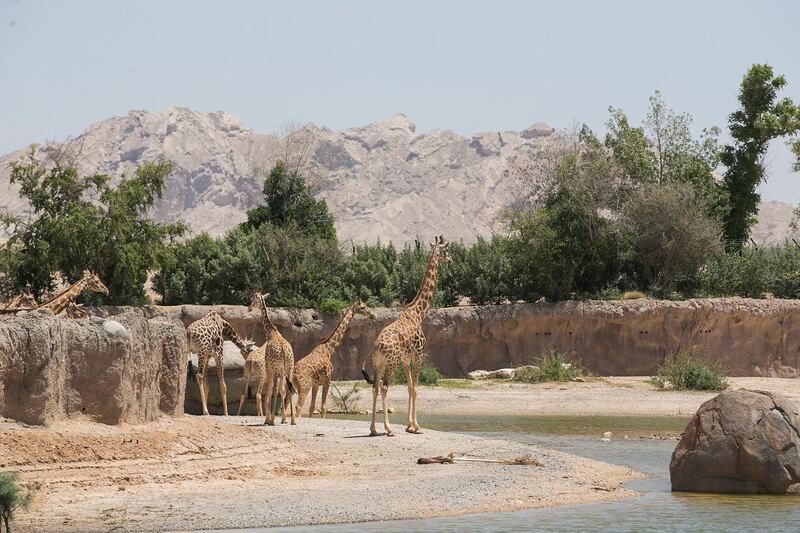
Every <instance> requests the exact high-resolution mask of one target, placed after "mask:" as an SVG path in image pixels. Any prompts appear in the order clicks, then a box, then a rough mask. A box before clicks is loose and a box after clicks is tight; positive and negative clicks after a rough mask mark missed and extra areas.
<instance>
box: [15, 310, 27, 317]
mask: <svg viewBox="0 0 800 533" xmlns="http://www.w3.org/2000/svg"><path fill="white" fill-rule="evenodd" d="M27 314H28V312H27V311H17V316H25V315H27Z"/></svg>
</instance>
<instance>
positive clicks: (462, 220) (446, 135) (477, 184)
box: [0, 107, 792, 244]
mask: <svg viewBox="0 0 800 533" xmlns="http://www.w3.org/2000/svg"><path fill="white" fill-rule="evenodd" d="M34 140H35V139H31V141H34ZM559 146H563V138H562V137H561V136H560V135H558V134H557V133H556V132H555V131H554V130H553V128H551V127H550V126H548V125H546V124H541V123H538V124H534V125H533V126H531V127H529V128H526V129H524V130H523V131H521V132H514V131H503V132H482V133H476V134H475V135H473V136H472V137H471V138H467V137H463V136H461V135H458V134H456V133H454V132H452V131H447V130H432V131H429V132H424V133H421V132H417V131H416V127H415V126H414V124H413V123H412V122H411V121H410V120H409V119H408V118H407V117H406V116H405V115H402V114H398V115H395V116H394V117H391V118H389V119H388V120H384V121H380V122H375V123H372V124H368V125H366V126H362V127H356V128H349V129H345V130H342V131H332V130H330V129H328V128H325V127H318V126H315V125H314V124H307V125H305V126H303V127H302V128H299V129H298V130H296V131H294V132H292V133H291V135H288V136H284V137H277V136H274V135H263V134H259V133H257V132H254V131H252V130H249V129H247V128H246V127H245V126H244V125H243V124H242V123H241V122H240V121H239V120H238V119H236V118H235V117H233V116H231V115H229V114H227V113H224V112H216V113H200V112H196V111H192V110H190V109H186V108H182V107H172V108H168V109H166V110H164V111H159V112H147V111H131V112H130V113H128V115H127V116H124V117H113V118H109V119H107V120H104V121H102V122H98V123H96V124H93V125H91V126H89V127H88V128H87V129H86V131H85V132H84V133H83V134H81V135H79V136H78V137H76V138H75V139H74V140H72V141H71V143H70V145H69V147H68V148H67V149H66V150H62V149H61V146H60V145H59V144H57V143H48V144H44V145H42V146H41V147H40V148H39V155H40V156H41V157H44V158H45V159H46V158H47V157H54V156H56V155H57V154H62V157H63V152H66V154H67V157H69V156H72V157H73V158H74V160H76V161H77V162H78V166H79V167H80V168H81V169H82V170H83V171H85V172H101V173H105V174H109V175H110V176H112V177H113V178H114V179H115V180H117V179H119V177H120V176H121V175H122V174H127V175H131V174H132V173H133V171H134V169H135V167H136V165H138V164H141V163H144V162H147V161H153V160H155V159H158V158H160V157H164V158H166V159H167V160H169V161H170V162H172V163H173V165H174V170H173V173H172V175H171V176H170V177H169V178H168V179H167V184H166V191H165V194H164V198H163V199H161V200H160V201H159V202H158V203H157V204H156V207H155V209H154V210H153V213H152V215H153V216H154V218H156V219H157V220H161V221H172V220H175V219H180V220H183V221H185V222H186V223H188V224H189V226H190V228H191V230H192V231H193V232H195V233H199V232H201V231H207V232H209V233H211V234H213V235H218V234H221V233H222V232H224V231H225V230H226V229H228V228H230V227H232V226H234V225H235V224H237V223H239V222H242V221H243V220H244V218H245V210H246V209H247V208H250V207H253V206H255V205H257V204H258V203H259V202H260V201H262V200H263V198H262V195H261V186H262V179H261V178H260V177H259V176H260V175H261V174H260V171H262V170H263V169H265V168H269V167H270V166H271V165H272V164H274V162H275V161H276V160H277V159H278V158H283V159H289V160H290V164H291V165H292V166H294V167H296V166H299V167H300V168H302V170H303V173H304V174H305V175H306V176H307V177H308V179H309V180H310V181H311V183H312V185H313V188H314V191H315V193H316V194H317V195H318V196H319V197H322V198H325V199H326V200H327V201H328V203H329V205H330V207H331V209H332V211H333V212H334V214H335V215H336V227H337V230H338V234H339V238H340V239H342V240H349V239H353V240H354V241H355V242H357V243H359V242H370V243H372V242H375V241H376V240H377V239H379V238H380V239H381V240H382V241H383V242H387V241H393V242H395V243H398V244H402V243H404V242H410V241H413V239H414V238H415V237H416V236H420V237H422V238H429V237H430V236H431V235H439V234H444V235H445V236H447V238H448V239H450V240H458V239H463V240H464V241H465V242H472V241H473V240H474V239H475V238H476V237H477V236H478V235H484V236H486V235H490V234H491V233H492V232H493V231H497V230H501V229H502V223H501V222H500V217H501V215H502V213H503V211H504V210H506V209H507V208H508V207H509V206H511V205H512V204H515V202H518V201H520V199H524V200H528V199H529V195H531V194H532V195H533V197H534V198H535V195H536V190H535V189H536V188H537V183H535V182H533V183H531V182H530V180H529V182H528V183H527V185H526V188H522V185H521V182H520V180H519V179H517V170H518V169H520V168H529V169H530V168H534V169H535V168H539V167H544V166H547V162H548V161H550V160H551V159H552V158H553V157H555V156H556V155H557V153H558V149H559V148H558V147H559ZM77 152H80V154H79V155H78V154H77ZM24 153H25V150H18V151H16V152H13V153H11V154H8V155H6V156H4V157H0V190H2V191H3V193H2V194H0V212H4V211H10V212H12V213H16V214H21V213H22V212H23V211H24V209H25V204H24V202H23V201H22V200H20V199H19V197H18V195H17V191H18V188H17V187H16V186H11V185H9V184H8V175H9V171H8V168H7V164H8V163H9V162H10V161H13V160H17V159H19V158H20V157H21V156H23V155H24ZM538 185H541V184H538ZM531 189H534V190H531ZM523 192H524V193H525V194H522V193H523ZM779 204H780V205H779ZM765 205H767V207H765V208H764V210H763V211H764V219H765V220H764V221H763V223H762V224H759V226H757V227H756V229H755V231H754V236H755V238H756V241H757V242H766V241H769V242H774V241H779V240H783V238H784V237H785V236H786V235H788V232H789V221H790V220H791V212H792V208H791V206H790V205H789V204H781V203H780V202H768V203H766V204H765Z"/></svg>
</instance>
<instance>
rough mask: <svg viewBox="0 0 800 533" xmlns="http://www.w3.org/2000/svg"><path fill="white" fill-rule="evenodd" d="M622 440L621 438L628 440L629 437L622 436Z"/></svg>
mask: <svg viewBox="0 0 800 533" xmlns="http://www.w3.org/2000/svg"><path fill="white" fill-rule="evenodd" d="M622 438H623V439H625V440H628V439H629V438H630V437H629V436H627V435H625V436H623V437H622Z"/></svg>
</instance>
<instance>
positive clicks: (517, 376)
mask: <svg viewBox="0 0 800 533" xmlns="http://www.w3.org/2000/svg"><path fill="white" fill-rule="evenodd" d="M582 374H583V370H582V369H581V367H580V366H578V365H575V364H571V363H567V362H566V360H565V359H564V354H563V353H561V352H559V351H558V350H550V351H547V352H544V353H542V354H541V355H540V356H539V358H538V360H537V362H536V365H535V366H533V367H522V368H518V369H516V371H515V373H514V381H521V382H523V383H541V382H543V381H572V380H573V379H575V378H577V377H578V376H580V375H582Z"/></svg>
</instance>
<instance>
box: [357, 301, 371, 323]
mask: <svg viewBox="0 0 800 533" xmlns="http://www.w3.org/2000/svg"><path fill="white" fill-rule="evenodd" d="M353 314H356V315H361V316H363V317H366V318H369V319H370V320H375V313H373V312H372V309H370V308H369V306H368V305H367V304H365V303H364V302H362V301H361V298H359V299H358V301H357V302H356V303H354V304H353Z"/></svg>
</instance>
